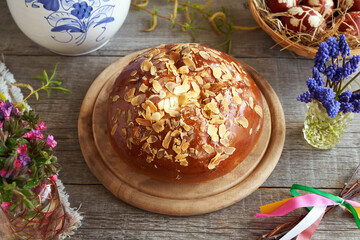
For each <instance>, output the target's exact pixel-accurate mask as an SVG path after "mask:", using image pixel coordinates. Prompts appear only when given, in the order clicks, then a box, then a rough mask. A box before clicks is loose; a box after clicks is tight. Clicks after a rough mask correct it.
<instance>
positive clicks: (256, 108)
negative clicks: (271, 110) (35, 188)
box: [255, 105, 263, 117]
mask: <svg viewBox="0 0 360 240" xmlns="http://www.w3.org/2000/svg"><path fill="white" fill-rule="evenodd" d="M255 112H256V113H257V114H258V115H259V116H260V117H263V110H262V108H261V107H260V106H259V105H256V106H255Z"/></svg>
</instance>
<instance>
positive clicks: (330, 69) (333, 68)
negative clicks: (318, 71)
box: [324, 64, 337, 80]
mask: <svg viewBox="0 0 360 240" xmlns="http://www.w3.org/2000/svg"><path fill="white" fill-rule="evenodd" d="M336 68H337V66H336V65H335V64H332V65H330V66H328V67H327V68H326V69H325V71H324V74H325V75H326V77H327V79H330V80H333V79H334V76H335V74H336Z"/></svg>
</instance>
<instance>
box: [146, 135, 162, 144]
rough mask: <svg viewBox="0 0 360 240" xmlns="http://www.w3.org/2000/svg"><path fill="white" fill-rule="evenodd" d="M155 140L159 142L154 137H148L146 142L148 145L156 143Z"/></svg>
mask: <svg viewBox="0 0 360 240" xmlns="http://www.w3.org/2000/svg"><path fill="white" fill-rule="evenodd" d="M157 140H159V139H158V138H157V137H156V136H155V135H150V137H148V139H147V140H146V141H147V142H148V143H149V144H151V143H154V142H156V141H157Z"/></svg>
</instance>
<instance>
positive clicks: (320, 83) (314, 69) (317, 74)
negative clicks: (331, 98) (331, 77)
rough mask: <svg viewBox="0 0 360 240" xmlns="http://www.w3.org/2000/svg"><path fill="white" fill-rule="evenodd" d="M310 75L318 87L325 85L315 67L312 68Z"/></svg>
mask: <svg viewBox="0 0 360 240" xmlns="http://www.w3.org/2000/svg"><path fill="white" fill-rule="evenodd" d="M312 74H313V78H314V80H315V81H316V83H317V85H318V86H323V85H325V82H324V79H323V77H322V76H321V73H320V72H319V70H318V69H317V68H315V67H314V68H313V71H312Z"/></svg>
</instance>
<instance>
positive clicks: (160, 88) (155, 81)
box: [152, 80, 162, 93]
mask: <svg viewBox="0 0 360 240" xmlns="http://www.w3.org/2000/svg"><path fill="white" fill-rule="evenodd" d="M152 84H153V89H154V90H155V92H157V93H159V92H160V91H161V90H162V86H161V85H160V83H159V82H158V81H157V80H154V81H153V83H152Z"/></svg>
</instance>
